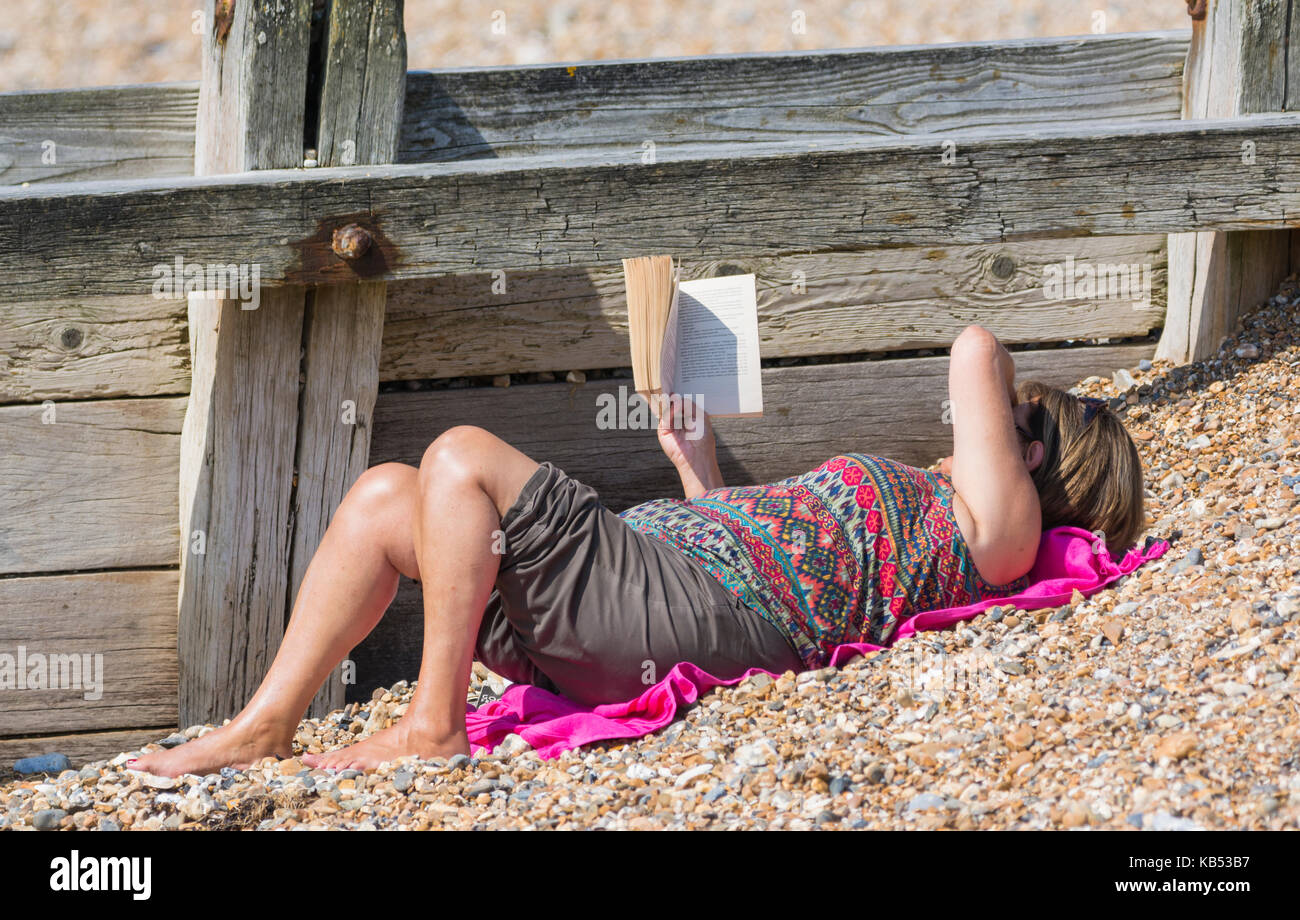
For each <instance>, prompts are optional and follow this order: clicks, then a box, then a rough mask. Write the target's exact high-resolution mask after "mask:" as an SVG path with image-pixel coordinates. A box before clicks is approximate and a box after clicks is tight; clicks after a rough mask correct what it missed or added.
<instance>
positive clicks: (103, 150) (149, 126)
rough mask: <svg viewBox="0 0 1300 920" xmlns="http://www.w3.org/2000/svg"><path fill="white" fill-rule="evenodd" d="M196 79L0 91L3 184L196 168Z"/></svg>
mask: <svg viewBox="0 0 1300 920" xmlns="http://www.w3.org/2000/svg"><path fill="white" fill-rule="evenodd" d="M197 102H198V86H197V84H192V83H159V84H155V85H152V86H149V85H145V86H104V87H94V88H90V89H71V90H58V91H55V92H50V91H36V92H20V93H0V185H17V184H18V183H20V182H59V181H61V182H67V181H72V180H79V181H86V180H95V179H143V178H147V177H149V176H183V175H187V174H189V173H192V172H193V171H194V109H195V105H196V104H197Z"/></svg>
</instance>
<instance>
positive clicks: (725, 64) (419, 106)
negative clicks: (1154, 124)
mask: <svg viewBox="0 0 1300 920" xmlns="http://www.w3.org/2000/svg"><path fill="white" fill-rule="evenodd" d="M1187 41H1188V33H1187V32H1186V31H1178V32H1154V33H1139V34H1131V35H1096V36H1085V37H1075V38H1067V39H1061V38H1049V39H1026V40H1014V41H995V42H982V43H970V44H943V45H922V46H913V47H894V48H868V49H850V50H834V51H795V52H788V53H780V54H726V55H703V56H697V57H685V58H669V59H659V60H640V61H586V62H581V63H577V64H544V65H538V66H527V67H510V68H486V67H482V68H462V69H443V70H436V71H432V72H412V73H411V75H410V77H409V96H408V100H407V106H406V119H405V125H404V129H403V133H402V150H401V154H400V158H399V162H403V163H417V162H429V161H434V160H459V159H465V158H467V157H509V156H518V155H521V154H537V153H547V152H556V151H559V150H570V151H574V152H585V151H592V150H598V149H605V150H608V151H609V153H610V154H611V156H613V157H616V158H621V159H623V160H625V161H629V162H631V161H638V160H639V159H640V157H641V154H642V145H643V143H645V142H646V141H654V143H655V144H656V146H657V147H658V148H659V152H660V153H664V154H665V155H672V156H676V155H680V154H682V153H686V152H690V151H692V150H696V149H699V148H701V147H704V146H706V145H715V144H729V145H736V146H743V145H744V144H748V143H754V142H761V141H780V140H809V139H819V138H824V137H831V136H837V135H838V136H858V137H861V136H864V135H873V134H874V135H893V134H938V133H943V132H947V131H957V130H966V129H971V128H982V127H987V128H998V129H1001V130H1008V131H1014V130H1015V129H1017V128H1020V127H1025V126H1030V125H1034V126H1042V125H1045V124H1051V123H1054V122H1056V123H1062V124H1071V123H1073V124H1077V123H1078V121H1079V120H1082V119H1087V120H1096V119H1117V118H1120V119H1126V118H1133V119H1156V120H1158V119H1172V118H1177V117H1178V111H1179V105H1180V100H1181V75H1182V67H1183V58H1184V56H1185V54H1186V49H1187Z"/></svg>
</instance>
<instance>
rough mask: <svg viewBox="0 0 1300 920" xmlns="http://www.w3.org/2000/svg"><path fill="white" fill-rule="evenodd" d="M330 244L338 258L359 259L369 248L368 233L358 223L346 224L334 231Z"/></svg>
mask: <svg viewBox="0 0 1300 920" xmlns="http://www.w3.org/2000/svg"><path fill="white" fill-rule="evenodd" d="M332 246H333V249H334V254H335V255H336V256H338V257H339V258H340V259H349V260H351V259H359V258H361V257H362V256H364V255H365V254H366V252H367V251H368V250H369V249H370V234H369V233H367V232H366V229H365V228H364V227H362V226H360V225H358V224H348V225H347V226H346V227H340V228H339V229H338V230H335V231H334V240H333V243H332Z"/></svg>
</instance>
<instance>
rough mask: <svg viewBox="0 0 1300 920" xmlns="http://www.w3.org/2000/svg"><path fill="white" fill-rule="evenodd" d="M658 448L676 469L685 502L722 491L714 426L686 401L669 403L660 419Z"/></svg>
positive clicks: (682, 399)
mask: <svg viewBox="0 0 1300 920" xmlns="http://www.w3.org/2000/svg"><path fill="white" fill-rule="evenodd" d="M659 446H660V447H662V448H663V450H664V453H665V454H666V455H667V456H668V459H669V460H671V461H672V464H673V466H674V467H676V468H677V475H678V476H680V477H681V480H682V491H683V492H685V493H686V497H687V498H688V499H692V498H698V497H699V496H701V495H703V494H704V493H705V492H708V491H710V490H712V489H721V488H722V473H721V472H720V471H719V470H718V454H717V445H716V443H715V442H714V440H713V422H712V421H711V420H710V419H709V415H708V413H707V412H704V411H703V410H701V409H697V408H695V405H694V404H693V403H692V402H691V401H690V400H689V399H687V398H686V397H684V396H683V397H680V398H679V399H675V400H669V403H668V408H667V409H666V410H665V411H664V413H663V415H661V416H660V418H659Z"/></svg>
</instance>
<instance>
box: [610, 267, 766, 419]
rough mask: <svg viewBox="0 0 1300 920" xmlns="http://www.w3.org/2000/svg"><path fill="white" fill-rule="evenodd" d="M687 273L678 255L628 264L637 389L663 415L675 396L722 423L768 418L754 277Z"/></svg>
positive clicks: (625, 276) (625, 269)
mask: <svg viewBox="0 0 1300 920" xmlns="http://www.w3.org/2000/svg"><path fill="white" fill-rule="evenodd" d="M680 274H681V269H680V267H678V266H675V265H674V264H673V260H672V256H642V257H639V258H635V259H624V260H623V283H624V285H625V286H626V288H627V314H628V330H629V333H630V335H631V340H632V377H633V383H634V385H635V387H636V391H637V392H638V393H640V394H641V395H642V396H643V397H645V398H646V400H647V401H649V403H650V405H651V407H652V408H653V409H654V411H655V413H656V414H657V415H658V414H662V413H661V411H660V410H661V406H660V399H659V398H660V397H664V396H670V395H679V396H685V397H687V398H689V399H690V400H691V401H692V402H693V403H695V405H696V406H697V407H698V408H700V409H702V410H704V411H705V412H707V413H708V414H709V415H711V416H714V417H722V418H725V417H728V416H759V415H762V414H763V379H762V376H761V373H760V370H759V363H758V299H757V294H756V290H755V280H754V276H753V275H752V274H750V275H724V276H722V277H719V278H700V279H697V280H695V281H679V280H678V279H679V276H680Z"/></svg>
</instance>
